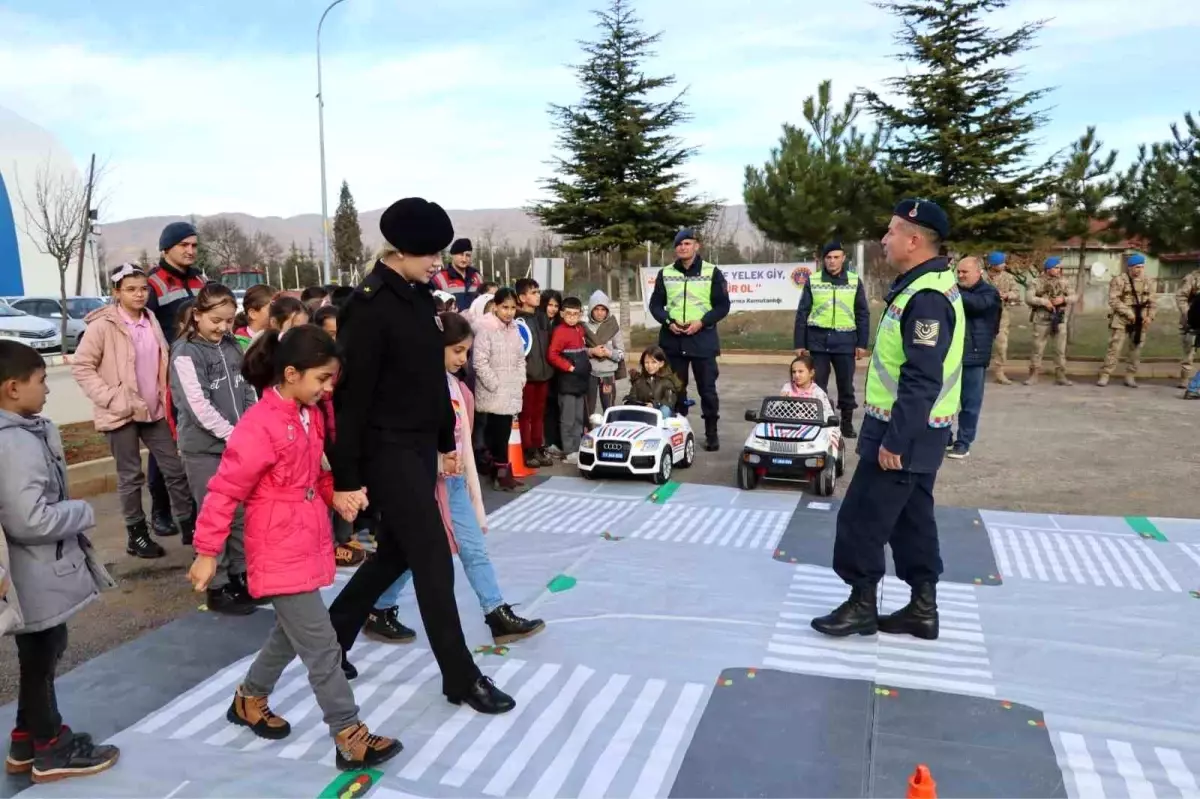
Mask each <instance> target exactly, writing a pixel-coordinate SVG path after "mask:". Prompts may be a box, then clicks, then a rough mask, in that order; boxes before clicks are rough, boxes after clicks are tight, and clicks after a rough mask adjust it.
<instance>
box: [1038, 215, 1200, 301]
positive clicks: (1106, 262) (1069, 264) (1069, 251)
mask: <svg viewBox="0 0 1200 799" xmlns="http://www.w3.org/2000/svg"><path fill="white" fill-rule="evenodd" d="M1110 226H1111V223H1110V222H1108V221H1106V220H1092V223H1091V232H1090V233H1089V234H1088V237H1087V241H1086V242H1085V243H1084V245H1083V247H1084V258H1083V260H1084V265H1085V266H1086V267H1087V268H1088V269H1089V274H1088V277H1087V288H1086V289H1085V290H1084V295H1083V299H1084V302H1083V305H1084V309H1085V310H1088V311H1091V310H1101V309H1104V308H1107V307H1108V284H1109V281H1111V280H1112V279H1113V278H1114V277H1116V276H1118V275H1121V274H1124V271H1125V262H1124V257H1125V255H1126V254H1128V253H1131V252H1140V253H1142V254H1143V255H1144V256H1145V257H1146V268H1145V270H1144V274H1145V275H1146V277H1148V278H1150V279H1151V280H1152V281H1154V284H1155V290H1156V292H1157V294H1158V295H1160V296H1162V295H1173V294H1174V293H1175V289H1177V288H1178V287H1179V281H1180V280H1181V279H1182V278H1183V276H1184V275H1186V274H1187V273H1188V272H1189V271H1191V269H1189V268H1186V266H1187V264H1184V263H1181V262H1180V259H1179V257H1178V256H1174V255H1164V256H1162V257H1161V258H1160V257H1157V256H1154V255H1151V254H1150V252H1149V251H1148V250H1147V248H1146V245H1147V243H1146V242H1145V241H1142V240H1141V239H1138V238H1130V237H1127V236H1124V235H1121V234H1116V235H1115V236H1114V235H1109V234H1108V230H1109V227H1110ZM1079 246H1080V238H1079V237H1078V236H1075V237H1072V238H1071V239H1068V240H1067V241H1063V242H1059V243H1058V244H1056V245H1054V248H1053V252H1054V254H1055V255H1057V256H1059V257H1060V258H1062V265H1063V274H1064V275H1066V276H1069V277H1071V279H1072V280H1073V279H1074V278H1075V275H1076V273H1077V272H1078V269H1079ZM1193 263H1194V261H1193ZM1097 266H1099V267H1102V268H1103V272H1102V273H1101V269H1099V268H1096V267H1097ZM1193 268H1194V267H1193ZM1097 273H1101V274H1100V277H1097V276H1096V274H1097Z"/></svg>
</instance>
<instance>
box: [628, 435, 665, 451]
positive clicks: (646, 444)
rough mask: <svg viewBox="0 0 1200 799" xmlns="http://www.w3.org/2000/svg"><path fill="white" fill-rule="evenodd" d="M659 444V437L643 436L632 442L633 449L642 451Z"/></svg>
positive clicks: (654, 448) (660, 440)
mask: <svg viewBox="0 0 1200 799" xmlns="http://www.w3.org/2000/svg"><path fill="white" fill-rule="evenodd" d="M660 444H662V439H661V438H643V439H640V440H638V441H635V442H634V444H633V447H634V449H637V450H641V451H642V452H646V451H647V450H656V449H658V447H659V445H660Z"/></svg>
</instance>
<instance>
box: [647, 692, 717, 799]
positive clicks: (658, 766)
mask: <svg viewBox="0 0 1200 799" xmlns="http://www.w3.org/2000/svg"><path fill="white" fill-rule="evenodd" d="M703 696H704V686H703V685H699V684H698V683H688V684H687V685H685V686H683V690H682V691H680V692H679V699H678V700H677V701H676V702H675V707H673V708H672V709H671V715H670V716H668V717H667V721H666V723H665V724H664V725H663V728H662V731H661V732H659V734H658V740H656V741H655V742H654V746H653V747H651V748H650V754H649V755H648V756H647V758H646V764H645V765H644V766H643V767H642V773H641V774H640V775H638V780H637V784H635V785H634V786H633V792H632V793H631V794H630V796H635V797H641V796H658V792H659V790H660V789H661V788H662V784H663V780H664V779H666V776H667V769H669V768H670V767H671V761H672V759H674V757H675V750H676V749H678V748H679V743H680V741H682V740H683V735H684V733H685V732H687V726H688V724H689V723H690V722H691V720H692V716H694V715H695V713H696V707H697V706H698V705H699V704H700V699H701V697H703Z"/></svg>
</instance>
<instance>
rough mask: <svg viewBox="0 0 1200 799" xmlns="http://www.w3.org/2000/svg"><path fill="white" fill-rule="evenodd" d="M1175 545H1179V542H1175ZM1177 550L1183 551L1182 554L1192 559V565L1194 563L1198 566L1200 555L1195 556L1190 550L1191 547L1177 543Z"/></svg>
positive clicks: (1199, 564)
mask: <svg viewBox="0 0 1200 799" xmlns="http://www.w3.org/2000/svg"><path fill="white" fill-rule="evenodd" d="M1176 543H1179V542H1176ZM1179 548H1180V549H1182V550H1183V554H1185V555H1187V556H1188V557H1189V558H1191V559H1192V562H1193V563H1195V564H1196V565H1197V566H1200V554H1197V553H1196V552H1194V551H1193V550H1192V546H1191V545H1190V544H1183V543H1179Z"/></svg>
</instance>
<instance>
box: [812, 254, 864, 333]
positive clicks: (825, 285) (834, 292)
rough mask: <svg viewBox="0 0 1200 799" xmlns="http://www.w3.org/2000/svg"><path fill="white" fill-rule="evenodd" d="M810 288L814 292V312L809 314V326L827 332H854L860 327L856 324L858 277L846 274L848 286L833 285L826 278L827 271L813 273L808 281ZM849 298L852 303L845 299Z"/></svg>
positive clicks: (853, 274)
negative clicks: (855, 310)
mask: <svg viewBox="0 0 1200 799" xmlns="http://www.w3.org/2000/svg"><path fill="white" fill-rule="evenodd" d="M808 288H809V290H810V291H811V292H812V310H810V311H809V312H808V326H809V327H820V328H824V329H826V330H841V331H847V332H849V331H853V330H857V329H858V326H857V325H856V324H855V322H854V307H853V306H854V298H855V296H856V295H857V294H858V275H857V274H856V273H854V272H847V273H846V284H845V285H841V284H840V283H833V282H831V281H829V280H827V279H826V278H825V270H823V269H822V270H820V271H818V272H815V273H813V276H812V277H810V278H809V279H808ZM847 296H849V298H850V303H849V304H847V303H846V301H845V300H844V299H843V298H844V297H847Z"/></svg>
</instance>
